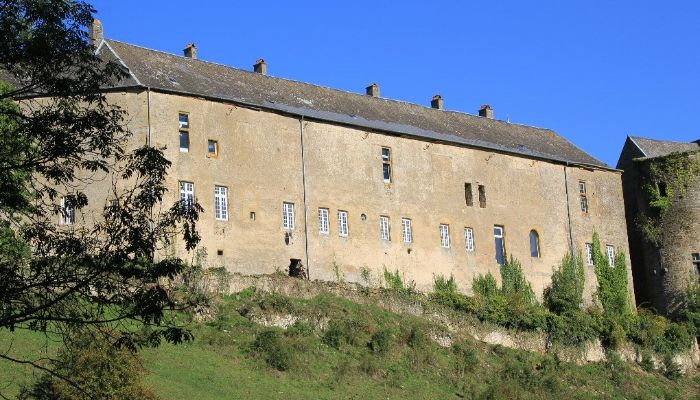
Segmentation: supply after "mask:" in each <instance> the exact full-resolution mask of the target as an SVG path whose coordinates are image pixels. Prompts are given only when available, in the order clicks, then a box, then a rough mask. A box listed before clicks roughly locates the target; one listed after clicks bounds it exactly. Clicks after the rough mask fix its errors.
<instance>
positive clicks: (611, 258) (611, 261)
mask: <svg viewBox="0 0 700 400" xmlns="http://www.w3.org/2000/svg"><path fill="white" fill-rule="evenodd" d="M605 255H607V256H608V266H609V267H610V268H613V267H615V246H613V245H611V244H607V245H605Z"/></svg>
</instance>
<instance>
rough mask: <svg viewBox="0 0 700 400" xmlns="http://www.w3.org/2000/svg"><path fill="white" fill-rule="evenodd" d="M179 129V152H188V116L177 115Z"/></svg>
mask: <svg viewBox="0 0 700 400" xmlns="http://www.w3.org/2000/svg"><path fill="white" fill-rule="evenodd" d="M178 121H179V127H180V151H182V152H184V153H186V152H188V151H190V116H189V115H188V114H184V113H180V114H178Z"/></svg>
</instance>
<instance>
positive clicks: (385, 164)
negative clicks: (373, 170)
mask: <svg viewBox="0 0 700 400" xmlns="http://www.w3.org/2000/svg"><path fill="white" fill-rule="evenodd" d="M382 176H383V178H384V182H385V183H391V149H390V148H388V147H382Z"/></svg>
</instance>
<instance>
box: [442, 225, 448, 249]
mask: <svg viewBox="0 0 700 400" xmlns="http://www.w3.org/2000/svg"><path fill="white" fill-rule="evenodd" d="M440 246H441V247H444V248H446V249H449V248H450V226H449V225H447V224H440Z"/></svg>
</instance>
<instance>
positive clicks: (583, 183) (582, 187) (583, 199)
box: [578, 181, 588, 213]
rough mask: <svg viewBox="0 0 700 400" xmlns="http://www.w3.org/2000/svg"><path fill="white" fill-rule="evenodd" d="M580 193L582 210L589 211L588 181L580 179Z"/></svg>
mask: <svg viewBox="0 0 700 400" xmlns="http://www.w3.org/2000/svg"><path fill="white" fill-rule="evenodd" d="M578 194H579V203H580V205H581V211H583V212H585V213H587V212H588V196H587V195H586V181H578Z"/></svg>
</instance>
